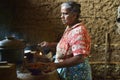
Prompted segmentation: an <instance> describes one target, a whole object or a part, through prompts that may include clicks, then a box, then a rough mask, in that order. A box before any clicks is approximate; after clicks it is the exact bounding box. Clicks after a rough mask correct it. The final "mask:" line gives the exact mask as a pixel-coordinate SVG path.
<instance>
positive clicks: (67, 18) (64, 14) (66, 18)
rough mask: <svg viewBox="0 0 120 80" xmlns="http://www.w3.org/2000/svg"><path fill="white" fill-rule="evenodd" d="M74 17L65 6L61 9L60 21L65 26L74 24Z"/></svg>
mask: <svg viewBox="0 0 120 80" xmlns="http://www.w3.org/2000/svg"><path fill="white" fill-rule="evenodd" d="M75 19H76V15H75V14H74V13H72V12H70V11H69V9H68V8H66V7H65V6H62V7H61V20H62V22H63V24H65V25H68V26H69V25H72V24H73V23H74V22H75Z"/></svg>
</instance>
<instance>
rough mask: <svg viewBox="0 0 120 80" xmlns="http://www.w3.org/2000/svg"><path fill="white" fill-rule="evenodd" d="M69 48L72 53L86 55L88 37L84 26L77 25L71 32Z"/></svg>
mask: <svg viewBox="0 0 120 80" xmlns="http://www.w3.org/2000/svg"><path fill="white" fill-rule="evenodd" d="M72 35H73V36H72V37H73V39H71V44H72V45H71V46H72V47H71V48H72V52H73V55H74V56H75V55H79V54H83V55H85V56H86V55H88V53H89V51H90V38H89V35H88V32H87V30H86V29H85V27H84V26H80V27H77V28H76V29H74V30H73V32H72Z"/></svg>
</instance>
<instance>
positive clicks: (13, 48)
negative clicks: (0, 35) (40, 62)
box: [0, 37, 25, 64]
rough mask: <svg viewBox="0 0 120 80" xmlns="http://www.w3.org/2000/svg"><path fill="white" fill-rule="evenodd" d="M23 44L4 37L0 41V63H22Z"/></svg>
mask: <svg viewBox="0 0 120 80" xmlns="http://www.w3.org/2000/svg"><path fill="white" fill-rule="evenodd" d="M24 48H25V43H24V42H23V41H21V40H18V39H15V38H14V37H6V39H4V40H2V41H0V56H1V61H8V62H9V63H17V64H19V63H22V62H23V59H24Z"/></svg>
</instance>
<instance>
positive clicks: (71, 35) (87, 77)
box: [41, 1, 92, 80]
mask: <svg viewBox="0 0 120 80" xmlns="http://www.w3.org/2000/svg"><path fill="white" fill-rule="evenodd" d="M80 7H81V6H80V4H78V3H76V2H73V1H69V2H64V3H62V4H61V20H62V23H63V24H64V25H65V26H66V29H65V31H64V33H63V36H62V37H61V39H60V41H59V42H58V43H57V47H56V60H55V63H49V64H46V65H49V69H51V70H54V69H57V71H58V73H59V75H60V78H61V80H92V77H91V67H90V65H89V62H88V56H89V53H90V37H89V34H88V31H87V30H86V28H85V25H84V24H83V23H82V22H81V21H80V20H79V15H80V12H81V11H80ZM53 44H54V45H55V43H48V42H42V43H41V46H50V45H53Z"/></svg>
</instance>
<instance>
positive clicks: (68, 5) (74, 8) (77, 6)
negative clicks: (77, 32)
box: [61, 1, 81, 17]
mask: <svg viewBox="0 0 120 80" xmlns="http://www.w3.org/2000/svg"><path fill="white" fill-rule="evenodd" d="M63 6H65V7H66V8H68V9H69V10H70V11H71V12H75V13H77V14H78V17H79V14H80V13H81V10H80V8H81V5H80V4H78V3H76V2H74V1H68V2H64V3H62V4H61V7H63Z"/></svg>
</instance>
